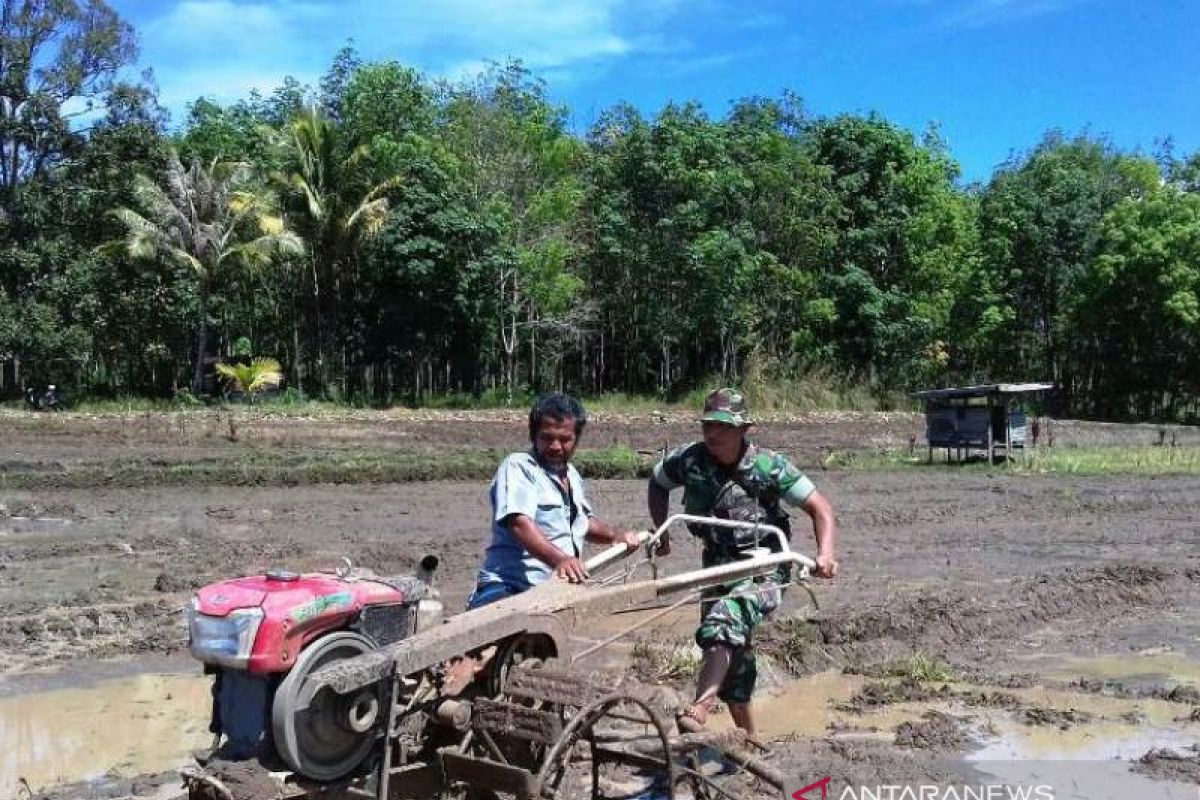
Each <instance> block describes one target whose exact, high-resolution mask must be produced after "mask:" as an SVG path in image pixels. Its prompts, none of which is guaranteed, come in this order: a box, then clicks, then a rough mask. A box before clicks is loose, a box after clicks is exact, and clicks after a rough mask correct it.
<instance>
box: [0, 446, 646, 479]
mask: <svg viewBox="0 0 1200 800" xmlns="http://www.w3.org/2000/svg"><path fill="white" fill-rule="evenodd" d="M505 455H507V452H502V451H499V450H492V449H482V448H481V449H460V450H436V451H435V450H379V451H363V450H361V449H354V450H349V449H347V450H333V451H331V450H326V451H312V450H299V451H286V450H270V451H263V450H255V449H252V448H250V447H247V448H245V449H243V450H240V451H235V452H232V453H231V454H230V455H229V456H218V457H212V458H202V459H189V460H186V461H166V460H162V459H130V460H124V461H119V460H118V461H112V460H109V461H104V462H98V463H88V462H83V463H80V464H75V465H70V466H62V465H54V466H53V467H47V466H46V465H32V466H30V467H29V468H28V469H23V470H22V469H16V470H11V471H6V472H0V488H3V489H50V488H56V489H87V488H93V487H109V488H135V487H143V486H303V485H308V484H316V483H332V484H377V483H406V482H416V481H437V480H490V479H491V477H492V476H493V475H494V474H495V471H496V467H497V465H498V464H499V463H500V461H501V459H503V458H504V456H505ZM576 466H577V467H578V468H579V470H580V471H581V472H582V473H583V474H584V476H585V477H588V478H641V477H646V476H647V475H649V471H650V467H651V464H650V463H649V461H648V460H643V459H641V457H640V456H638V454H637V453H635V452H633V451H632V450H630V449H629V448H627V447H613V448H608V449H602V450H588V451H583V452H581V453H580V454H579V455H578V456H577V457H576Z"/></svg>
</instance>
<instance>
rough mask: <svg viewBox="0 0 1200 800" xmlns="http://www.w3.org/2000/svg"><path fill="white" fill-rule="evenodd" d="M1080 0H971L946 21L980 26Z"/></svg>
mask: <svg viewBox="0 0 1200 800" xmlns="http://www.w3.org/2000/svg"><path fill="white" fill-rule="evenodd" d="M1080 2H1082V0H969V2H966V3H964V4H962V6H961V7H960V8H958V9H957V10H955V11H953V12H951V13H950V14H949V15H948V16H947V17H946V23H947V24H949V25H954V26H958V25H961V26H966V27H973V28H979V27H984V26H987V25H996V24H1001V23H1006V22H1016V21H1019V20H1025V19H1030V18H1032V17H1040V16H1043V15H1045V14H1052V13H1054V12H1056V11H1061V10H1062V9H1065V8H1068V7H1070V6H1072V5H1077V4H1078V3H1080Z"/></svg>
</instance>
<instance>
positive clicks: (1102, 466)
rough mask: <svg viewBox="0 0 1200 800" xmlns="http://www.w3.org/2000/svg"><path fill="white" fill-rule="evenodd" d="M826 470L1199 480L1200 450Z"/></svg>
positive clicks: (894, 461)
mask: <svg viewBox="0 0 1200 800" xmlns="http://www.w3.org/2000/svg"><path fill="white" fill-rule="evenodd" d="M824 466H825V467H826V468H828V469H846V470H866V471H870V470H892V469H937V470H966V471H971V472H980V471H987V472H994V471H995V470H1005V471H1008V472H1010V473H1013V474H1024V475H1195V474H1200V448H1195V447H1155V446H1125V445H1111V446H1107V447H1106V446H1088V447H1039V448H1037V449H1036V450H1030V451H1029V452H1028V453H1027V454H1020V453H1018V454H1017V455H1016V456H1014V457H1013V459H1012V460H1010V461H1008V462H1003V461H999V462H996V463H995V464H988V463H987V461H986V459H983V460H976V461H968V462H953V461H952V462H949V463H947V462H945V461H938V460H935V461H934V462H933V463H932V464H929V463H927V461H926V457H925V455H924V454H923V452H922V448H920V447H918V448H917V455H915V456H910V455H909V454H908V453H907V451H899V450H897V451H885V452H879V451H876V452H866V451H844V452H835V453H832V454H830V455H829V456H828V457H827V458H826V460H825V463H824Z"/></svg>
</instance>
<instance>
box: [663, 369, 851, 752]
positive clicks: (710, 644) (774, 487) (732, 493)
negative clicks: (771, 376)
mask: <svg viewBox="0 0 1200 800" xmlns="http://www.w3.org/2000/svg"><path fill="white" fill-rule="evenodd" d="M700 420H701V424H702V426H703V432H704V438H703V439H702V440H701V441H699V442H694V443H692V444H689V445H685V446H683V447H680V448H678V449H676V450H675V451H673V452H671V453H670V454H668V455H667V456H666V457H665V458H664V459H663V460H662V461H660V462H659V463H658V464H657V465H655V467H654V473H653V475H652V476H651V478H650V485H649V490H648V493H647V503H648V505H649V509H650V517H651V519H653V520H654V525H655V527H656V528H657V527H659V526H661V525H662V524H663V522H665V521H666V519H667V515H668V507H669V504H670V492H671V491H672V490H673V489H676V488H678V487H683V506H684V509H685V510H686V512H687V513H688V514H695V515H698V516H713V517H719V518H721V519H734V520H743V521H756V522H762V523H765V524H769V525H774V526H776V527H778V528H780V529H781V530H782V531H783V532H784V534H785V535H786V536H787V537H788V539H789V540H790V539H791V528H790V526H789V522H788V515H787V512H785V511H784V510H783V508H782V507H781V506H783V505H786V506H792V507H796V508H800V509H802V510H803V511H804V513H806V514H807V515H808V516H809V518H810V519H811V520H812V525H813V534H814V535H815V536H816V540H817V555H816V562H817V567H816V575H817V576H818V577H822V578H832V577H833V576H834V575H836V574H837V571H838V562H837V560H836V559H835V557H834V538H835V533H834V520H833V508H832V507H831V506H830V504H829V501H828V500H826V499H825V497H824V496H823V495H821V493H820V492H818V491H817V489H816V487H815V486H813V483H812V481H810V480H809V479H808V478H807V477H806V476H805V475H804V474H803V473H801V472H800V471H799V470H798V469H796V467H794V466H793V465H792V463H791V462H790V461H789V460H788V459H787V458H786V457H784V456H782V455H780V454H779V453H775V452H773V451H771V450H768V449H766V448H765V447H759V446H758V445H756V444H754V443H752V442H751V441H750V440H749V439H748V438H747V433H748V432H749V431H750V428H751V426H752V425H753V422H752V420H751V419H750V414H749V412H748V411H747V409H746V402H745V399H744V398H743V397H742V394H741V393H740V392H738V391H736V390H734V389H717V390H716V391H714V392H712V393H711V394H709V395H708V397H707V398H705V401H704V413H703V415H702V416H701V417H700ZM688 528H689V530H690V531H691V533H692V534H693V535H694V536H697V537H699V538H700V539H701V540H702V541H703V542H704V551H703V554H702V563H703V565H704V566H705V567H715V566H718V565H720V564H728V563H731V562H734V561H740V560H744V559H746V558H748V557H749V553H748V552H747V551H748V550H749V549H750V548H752V547H753V546H754V544H755V542H754V539H753V538H752V536H751V535H750V532H749V531H735V530H729V529H727V528H718V527H715V526H711V525H708V526H706V525H695V524H693V525H689V526H688ZM763 544H766V545H770V544H771V542H770V540H769V539H767V540H764V542H763ZM778 548H779V545H778V544H776V547H775V549H778ZM669 551H670V542H669V541H666V540H665V537H664V540H663V541H662V546H661V547H660V549H659V553H665V552H669ZM787 578H788V574H787V573H786V571H785V572H784V574H780V575H776V576H773V577H772V578H767V579H763V578H759V579H749V578H748V579H745V580H742V581H738V582H737V583H735V584H730V585H725V586H719V587H714V588H713V589H710V590H708V591H707V592H706V596H707V597H709V598H710V599H708V600H707V601H705V602H704V603H702V604H701V608H700V627H699V628H698V629H697V631H696V644H698V645H699V646H700V648H701V650H702V651H703V654H704V656H703V660H702V662H701V664H700V674H699V676H698V678H697V681H696V697H695V701H694V702H693V704H692V705H691V706H690V707H689V708H688V709H687V710H685V712H684V716H683V717H681V719H680V723H681V724H682V725H684V726H685V727H691V728H699V727H701V726H703V725H704V724H705V722H706V721H707V720H708V715H709V712H710V710H711V708H712V705H713V703H714V701H715V700H716V699H717V698H720V699H721V700H723V701H724V702H725V703H726V704H727V705H728V706H729V713H730V716H732V717H733V721H734V723H735V724H736V725H737V726H738V727H739V728H742V729H743V730H745V731H746V732H747V733H749V734H751V735H753V734H754V733H755V725H754V718H753V716H752V715H751V711H750V700H751V696H752V695H753V693H754V684H755V682H756V680H757V674H758V667H757V664H756V663H755V657H754V647H753V641H752V634H753V632H754V629H755V628H756V627H757V626H758V625H759V623H761V622H762V620H763V618H764V617H766V616H767V615H768V614H770V613H771V612H772V611H774V610H775V608H776V607H777V606H778V605H779V602H780V600H781V595H782V590H783V586H784V585H785V583H786V580H787ZM729 595H738V596H736V597H733V596H729Z"/></svg>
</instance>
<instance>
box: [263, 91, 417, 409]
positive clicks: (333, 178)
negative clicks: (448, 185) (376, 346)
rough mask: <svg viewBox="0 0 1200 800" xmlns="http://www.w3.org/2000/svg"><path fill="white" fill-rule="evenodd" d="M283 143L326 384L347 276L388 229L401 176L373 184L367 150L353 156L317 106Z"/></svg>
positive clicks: (283, 178)
mask: <svg viewBox="0 0 1200 800" xmlns="http://www.w3.org/2000/svg"><path fill="white" fill-rule="evenodd" d="M285 136H286V138H285V139H284V141H283V149H284V152H285V154H286V157H287V158H288V160H289V161H290V165H289V169H288V171H287V172H286V173H282V174H279V175H277V176H276V183H277V184H278V185H279V187H280V188H281V190H282V192H283V194H284V196H285V198H286V199H287V200H288V201H289V208H290V210H291V211H292V214H291V215H290V217H289V219H290V220H291V222H292V224H293V225H294V227H295V229H296V231H297V233H299V234H300V235H301V236H302V237H303V239H304V240H305V242H306V243H307V245H308V249H309V259H310V267H311V276H310V277H311V280H312V292H313V305H314V309H313V310H314V314H315V322H316V337H317V369H318V373H319V380H320V382H321V386H322V388H324V387H325V386H326V385H327V380H328V371H327V366H328V365H327V363H326V360H325V359H326V355H327V354H326V347H327V338H328V334H329V331H330V327H331V326H333V327H335V328H336V325H337V313H338V299H339V295H340V294H341V291H342V289H343V283H344V282H345V281H344V280H343V278H347V277H348V275H347V273H348V272H349V270H350V269H351V268H352V267H353V265H354V263H355V259H356V256H357V253H358V248H359V245H361V244H362V242H363V241H365V240H366V239H369V238H371V237H373V236H375V235H376V234H377V233H379V231H380V230H382V229H383V225H384V222H385V220H386V219H387V214H388V210H389V207H390V206H389V203H388V198H387V193H388V192H389V191H390V190H391V189H393V188H394V187H396V186H397V185H399V183H400V178H399V177H394V178H390V179H388V180H385V181H382V182H379V183H374V184H372V183H371V181H369V180H367V179H365V177H364V175H363V169H362V164H363V160H364V158H365V156H366V155H367V154H368V151H369V149H368V148H367V146H366V145H360V146H359V147H357V148H355V149H353V150H352V151H350V152H349V153H348V154H347V153H345V152H344V150H345V148H344V146H343V142H342V141H340V138H341V137H340V132H339V129H338V126H337V123H336V122H334V120H332V119H331V118H330V117H328V116H326V115H325V114H324V113H323V112H321V111H320V110H319V109H317V108H309V109H306V110H304V111H302V112H300V113H299V114H297V115H296V116H295V117H294V118H293V119H292V121H291V123H290V124H289V125H288V127H287V130H286V132H285Z"/></svg>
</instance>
